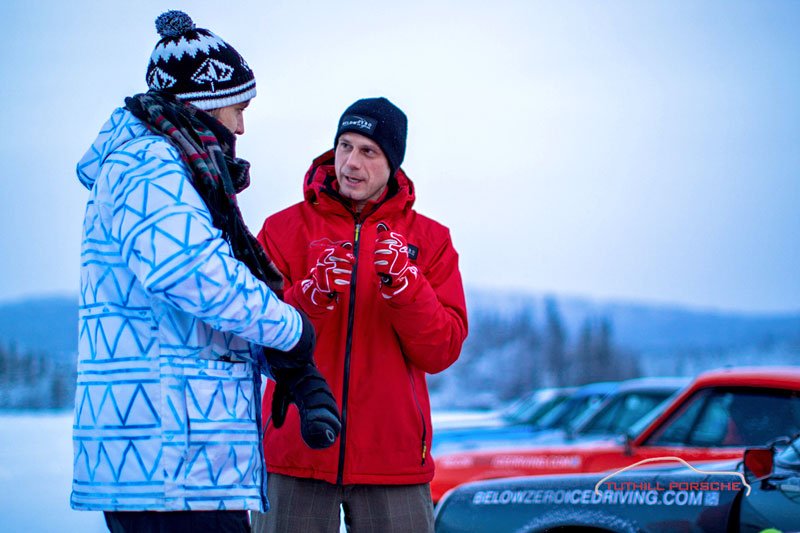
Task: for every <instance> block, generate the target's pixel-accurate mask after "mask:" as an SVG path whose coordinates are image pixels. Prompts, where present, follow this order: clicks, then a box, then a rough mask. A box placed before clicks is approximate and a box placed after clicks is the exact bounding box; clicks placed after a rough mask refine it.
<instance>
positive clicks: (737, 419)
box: [431, 367, 800, 502]
mask: <svg viewBox="0 0 800 533" xmlns="http://www.w3.org/2000/svg"><path fill="white" fill-rule="evenodd" d="M798 432H800V367H748V368H726V369H723V370H715V371H711V372H706V373H704V374H701V375H700V376H699V377H697V379H695V380H694V382H692V384H690V385H689V386H688V387H686V389H684V391H683V393H681V394H680V395H679V396H677V397H676V398H675V399H674V400H673V401H672V402H671V403H670V404H669V405H668V406H667V407H666V408H665V409H664V410H663V411H662V412H661V413H660V414H658V416H656V417H655V418H651V419H649V420H644V421H642V423H641V424H640V425H639V426H638V427H636V428H635V429H634V430H633V431H631V432H629V434H628V435H622V436H619V437H618V438H615V439H609V440H606V441H601V442H597V441H595V442H592V443H589V444H580V443H576V444H569V445H558V446H530V445H529V446H524V445H520V446H515V447H513V448H512V447H508V448H502V449H501V448H497V449H492V450H485V449H484V450H481V451H473V452H463V453H453V454H449V455H443V456H441V457H439V458H437V459H436V475H435V476H434V478H433V482H432V483H431V492H432V495H433V500H434V502H438V501H439V499H440V498H441V497H442V496H443V495H444V493H445V492H446V491H448V490H450V489H451V488H453V487H455V486H456V485H460V484H461V483H465V482H467V481H475V480H479V479H491V478H500V477H512V476H529V475H544V474H562V473H569V474H574V473H579V472H602V471H605V470H609V469H612V468H622V467H625V466H628V465H632V464H634V463H637V462H639V461H641V460H643V459H648V458H655V457H666V456H677V457H680V458H681V459H683V460H685V461H688V462H690V463H696V462H705V461H717V460H720V459H735V458H741V456H742V453H743V452H744V449H745V448H746V447H748V446H758V445H762V444H766V443H768V442H770V441H772V440H773V439H777V438H779V437H784V436H786V435H794V434H796V433H798Z"/></svg>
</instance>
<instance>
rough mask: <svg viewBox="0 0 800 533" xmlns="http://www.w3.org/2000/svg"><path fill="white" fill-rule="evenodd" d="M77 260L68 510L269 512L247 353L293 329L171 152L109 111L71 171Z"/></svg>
mask: <svg viewBox="0 0 800 533" xmlns="http://www.w3.org/2000/svg"><path fill="white" fill-rule="evenodd" d="M77 170H78V177H79V179H80V181H81V183H83V184H84V185H85V186H86V187H87V188H89V189H90V195H89V201H88V204H87V207H86V218H85V221H84V226H83V245H82V252H81V294H80V320H79V332H80V342H79V351H78V385H77V393H76V397H75V421H74V430H73V447H74V474H73V485H72V497H71V504H72V507H73V508H75V509H88V510H118V511H136V510H220V509H227V510H241V509H257V510H266V509H265V506H266V491H265V490H264V489H265V487H266V480H265V475H266V474H265V470H264V467H263V457H262V455H261V449H262V448H261V446H260V439H259V425H260V403H261V402H260V398H259V395H260V389H259V388H258V384H259V383H260V377H259V376H258V374H257V373H256V372H254V365H253V364H252V363H251V362H252V361H253V357H252V356H251V348H250V343H254V344H259V345H266V346H272V347H275V348H278V349H281V350H287V349H289V348H291V347H292V346H294V345H295V344H296V343H297V340H298V339H299V336H300V332H301V328H302V326H301V322H300V317H299V315H298V314H297V312H296V311H295V310H294V309H293V308H292V307H290V306H288V305H286V304H284V303H283V302H281V301H280V300H279V299H278V298H277V297H276V295H275V293H273V292H272V291H271V290H270V289H269V288H267V286H266V285H264V284H263V283H261V282H260V281H259V280H257V279H256V278H255V277H254V276H253V275H252V274H251V273H250V271H249V270H248V268H247V267H246V266H245V265H244V264H242V263H241V262H239V261H237V260H236V259H235V258H234V257H233V255H232V252H231V248H230V246H229V245H228V243H227V242H226V241H225V240H223V238H222V236H221V232H220V231H219V230H218V229H217V228H215V227H214V226H213V225H212V222H211V215H210V214H209V212H208V209H207V208H206V206H205V204H204V203H203V201H202V200H201V198H200V196H199V195H198V194H197V192H196V191H195V189H194V188H193V187H192V184H191V182H190V177H189V176H190V174H189V171H188V168H187V167H186V166H185V165H184V164H183V162H182V161H181V159H180V157H179V154H178V152H177V150H176V149H175V148H174V147H173V146H172V145H171V144H170V143H169V142H167V141H166V140H165V139H164V138H163V137H161V136H159V135H156V134H154V133H152V132H150V131H149V130H147V128H146V127H145V126H144V125H143V124H142V123H141V122H140V121H139V120H138V119H136V118H135V117H133V116H132V115H131V114H130V113H129V112H128V111H126V110H124V109H118V110H116V111H115V112H114V114H113V115H112V116H111V118H110V119H109V121H108V122H107V123H106V124H105V126H104V127H103V129H102V131H101V132H100V134H99V136H98V138H97V140H96V141H95V142H94V144H93V145H92V147H91V148H90V149H89V151H88V152H87V153H86V155H85V156H84V157H83V159H82V160H81V161H80V163H78V168H77Z"/></svg>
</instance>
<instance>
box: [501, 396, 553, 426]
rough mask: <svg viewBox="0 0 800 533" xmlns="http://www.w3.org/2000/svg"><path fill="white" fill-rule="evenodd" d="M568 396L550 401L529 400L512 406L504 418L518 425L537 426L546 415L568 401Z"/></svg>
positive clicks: (550, 399)
mask: <svg viewBox="0 0 800 533" xmlns="http://www.w3.org/2000/svg"><path fill="white" fill-rule="evenodd" d="M566 399H567V397H566V396H555V397H551V398H549V399H546V400H543V399H534V398H528V399H527V401H523V400H520V401H518V402H515V403H513V404H511V405H510V406H509V407H508V408H506V409H505V410H504V412H503V418H506V419H507V420H510V421H513V422H516V423H525V424H535V423H537V422H538V421H539V420H540V419H541V418H542V417H543V416H544V415H546V414H547V413H548V412H550V411H551V410H553V409H554V408H555V407H556V406H558V405H559V404H561V403H562V402H563V401H564V400H566Z"/></svg>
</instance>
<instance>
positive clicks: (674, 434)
mask: <svg viewBox="0 0 800 533" xmlns="http://www.w3.org/2000/svg"><path fill="white" fill-rule="evenodd" d="M709 396H710V391H709V390H702V391H700V392H698V393H696V394H694V395H692V397H690V398H689V399H688V400H687V401H686V402H685V403H684V404H683V405H682V406H681V407H680V409H678V411H677V412H676V413H673V415H672V416H671V417H670V419H669V420H668V421H667V422H666V423H665V424H664V425H662V426H661V427H660V428H659V429H658V430H656V432H655V433H653V435H652V436H651V437H650V438H649V439H648V441H647V443H646V444H650V445H653V446H674V445H680V444H683V443H685V442H687V440H688V439H689V432H690V431H691V430H692V427H694V424H695V421H696V420H697V418H698V416H699V415H700V412H701V411H702V410H703V406H704V405H705V404H706V401H707V400H708V397H709Z"/></svg>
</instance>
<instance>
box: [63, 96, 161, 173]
mask: <svg viewBox="0 0 800 533" xmlns="http://www.w3.org/2000/svg"><path fill="white" fill-rule="evenodd" d="M148 133H149V130H148V129H147V127H146V126H145V125H144V123H142V122H141V121H140V120H139V119H137V118H136V117H134V116H133V115H132V114H131V113H130V112H129V111H128V110H127V109H125V108H118V109H117V110H115V111H114V113H112V114H111V118H109V119H108V121H107V122H106V123H105V124H104V125H103V127H102V129H101V130H100V133H99V134H98V135H97V139H95V141H94V142H93V143H92V145H91V146H90V147H89V149H88V150H87V151H86V153H85V154H84V155H83V157H82V158H81V160H80V161H79V162H78V165H77V168H76V171H77V173H78V180H79V181H80V182H81V183H82V184H83V186H84V187H86V188H87V189H91V188H92V187H93V186H94V182H95V181H97V177H98V175H99V173H100V168H101V167H102V166H103V163H105V161H106V159H107V158H108V156H109V155H111V154H112V153H114V151H116V150H117V149H119V148H120V147H121V146H122V145H123V144H125V143H127V142H128V141H130V140H132V139H136V138H138V137H142V136H144V135H147V134H148Z"/></svg>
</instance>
